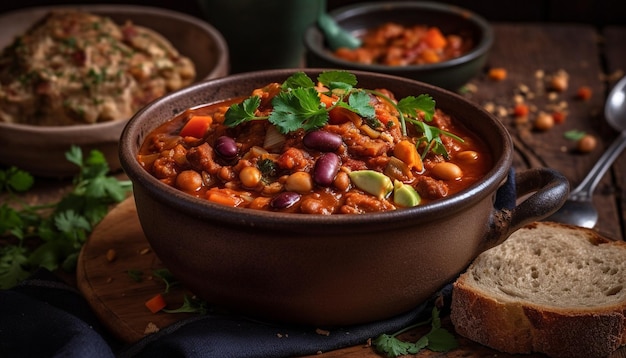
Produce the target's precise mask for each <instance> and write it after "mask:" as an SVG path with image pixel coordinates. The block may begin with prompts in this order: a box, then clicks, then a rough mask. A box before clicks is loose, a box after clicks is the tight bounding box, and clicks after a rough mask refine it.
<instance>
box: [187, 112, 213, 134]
mask: <svg viewBox="0 0 626 358" xmlns="http://www.w3.org/2000/svg"><path fill="white" fill-rule="evenodd" d="M211 123H213V117H211V116H192V117H191V118H189V120H188V121H187V123H186V124H185V126H184V127H183V129H181V130H180V136H181V137H195V138H202V137H204V135H205V134H206V132H207V131H208V130H209V127H210V126H211Z"/></svg>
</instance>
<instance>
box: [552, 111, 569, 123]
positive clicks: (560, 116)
mask: <svg viewBox="0 0 626 358" xmlns="http://www.w3.org/2000/svg"><path fill="white" fill-rule="evenodd" d="M566 117H567V115H566V114H565V112H563V111H554V112H552V118H554V123H557V124H561V123H563V122H565V118H566Z"/></svg>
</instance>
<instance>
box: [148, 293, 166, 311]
mask: <svg viewBox="0 0 626 358" xmlns="http://www.w3.org/2000/svg"><path fill="white" fill-rule="evenodd" d="M166 306H167V304H166V303H165V299H164V298H163V295H162V294H160V293H159V294H157V295H156V296H154V297H152V298H151V299H149V300H147V301H146V307H148V309H149V310H150V312H152V313H157V312H159V311H160V310H162V309H164V308H165V307H166Z"/></svg>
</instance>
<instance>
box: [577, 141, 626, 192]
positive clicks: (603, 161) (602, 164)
mask: <svg viewBox="0 0 626 358" xmlns="http://www.w3.org/2000/svg"><path fill="white" fill-rule="evenodd" d="M624 148H626V131H622V132H621V133H620V135H619V136H618V137H617V138H616V139H615V140H614V141H613V143H611V146H610V147H609V148H607V150H606V151H605V152H604V154H602V156H601V157H600V158H599V159H598V161H597V162H596V164H595V165H594V166H593V168H591V171H589V174H587V176H586V177H585V179H583V181H582V182H581V183H580V184H579V185H578V186H577V187H576V188H575V189H574V190H572V191H571V193H570V195H569V197H570V198H571V199H574V200H586V199H589V200H590V199H591V197H592V195H593V191H594V190H595V188H596V186H597V185H598V183H599V182H600V179H602V177H603V176H604V174H605V173H606V171H607V169H609V168H610V167H611V165H612V164H613V162H614V161H615V159H617V157H619V155H620V154H621V153H622V151H623V150H624Z"/></svg>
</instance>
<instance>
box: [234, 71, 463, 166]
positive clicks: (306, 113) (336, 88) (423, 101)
mask: <svg viewBox="0 0 626 358" xmlns="http://www.w3.org/2000/svg"><path fill="white" fill-rule="evenodd" d="M317 82H318V83H320V84H322V85H323V86H324V87H326V88H327V89H328V90H327V92H325V93H324V94H326V95H329V96H331V95H336V96H338V97H339V99H338V100H337V101H336V102H335V103H334V104H333V105H331V106H326V105H325V104H324V103H323V102H322V101H321V100H320V97H319V88H318V87H316V84H315V83H314V82H313V80H312V79H311V78H310V77H309V76H307V75H306V74H305V73H304V72H296V73H294V74H293V75H291V76H290V77H288V78H287V79H286V80H285V81H284V82H283V83H282V85H281V92H280V93H279V94H278V95H276V96H275V97H274V98H273V99H272V106H273V110H272V112H271V113H270V115H269V116H260V115H257V113H258V109H259V106H260V104H261V100H260V98H259V97H258V96H252V97H249V98H246V99H245V100H244V101H243V102H241V103H239V104H233V105H231V106H230V107H229V109H228V111H227V112H226V115H225V121H224V124H225V125H226V126H230V127H234V126H237V125H239V124H241V123H244V122H247V121H253V120H268V121H269V122H271V123H272V124H274V125H275V126H276V128H277V129H278V131H279V132H281V133H283V134H286V133H289V132H293V131H296V130H299V129H303V130H305V131H309V130H313V129H316V128H320V127H322V126H324V125H325V124H327V123H328V119H329V112H330V111H331V110H332V109H333V108H335V107H343V108H345V109H348V110H350V111H352V112H354V113H357V114H359V115H360V116H361V117H363V118H365V120H366V123H374V124H376V123H379V122H378V121H377V118H376V113H375V110H374V107H373V106H372V105H371V104H370V94H375V95H377V96H379V97H381V98H383V99H385V100H386V101H387V102H389V103H390V104H391V105H392V106H394V107H395V108H396V109H397V110H398V113H399V119H400V124H401V126H402V128H401V130H402V133H403V135H407V129H406V123H407V122H409V123H412V124H414V125H415V126H416V128H417V130H418V131H419V132H421V133H423V135H424V137H423V138H422V139H420V141H419V142H418V143H417V144H418V145H419V144H420V143H421V142H425V143H427V145H426V150H425V151H424V152H423V153H422V157H425V156H426V154H427V153H428V152H429V151H433V152H434V153H436V154H441V155H444V156H445V157H447V156H448V153H447V151H446V149H445V146H444V145H443V142H442V141H441V137H440V136H441V135H446V136H450V137H452V138H454V139H456V140H459V141H461V142H462V141H463V139H461V138H459V137H457V136H455V135H454V134H452V133H449V132H447V131H443V130H441V129H439V128H437V127H434V126H430V125H428V124H427V123H425V121H431V120H432V117H433V115H434V113H435V101H434V100H433V99H432V97H430V96H428V95H426V94H421V95H419V96H417V97H414V96H409V97H405V98H403V99H401V100H400V101H398V103H395V102H394V101H393V100H392V99H390V98H388V97H387V96H385V95H384V94H383V93H380V92H377V91H374V90H368V89H363V88H357V87H356V85H357V78H356V76H355V75H354V74H352V73H349V72H347V71H325V72H322V73H320V74H319V76H318V77H317ZM420 114H421V116H422V118H423V120H420V118H418V116H419V115H420Z"/></svg>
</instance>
